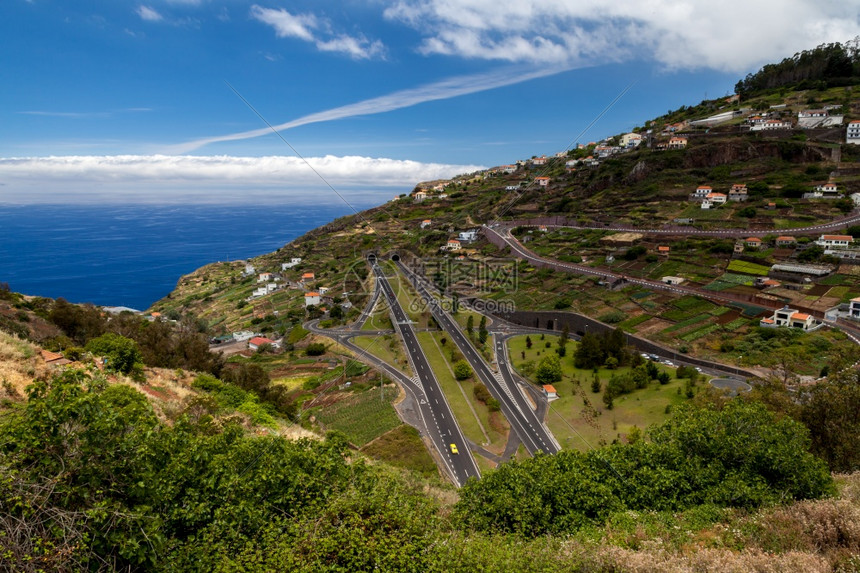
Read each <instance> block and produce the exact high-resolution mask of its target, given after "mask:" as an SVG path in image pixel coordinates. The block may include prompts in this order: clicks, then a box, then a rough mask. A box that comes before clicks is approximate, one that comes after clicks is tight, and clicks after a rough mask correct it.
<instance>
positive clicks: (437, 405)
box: [370, 261, 481, 486]
mask: <svg viewBox="0 0 860 573" xmlns="http://www.w3.org/2000/svg"><path fill="white" fill-rule="evenodd" d="M370 262H371V265H372V266H373V272H374V274H375V275H376V277H377V287H378V288H379V289H380V290H381V292H382V294H383V295H384V296H385V298H386V300H387V301H388V307H389V309H390V311H391V322H392V323H393V324H394V328H395V330H396V331H397V332H398V333H399V334H400V337H401V339H402V340H403V346H404V347H405V349H406V353H407V355H408V357H409V361H410V363H411V364H412V370H413V372H415V374H416V376H417V378H418V380H417V383H418V384H417V385H418V386H419V387H420V392H421V395H420V396H417V398H418V404H419V408H420V409H421V413H422V416H423V417H424V421H425V426H426V428H427V430H428V432H429V433H430V438H431V440H432V441H433V443H434V444H435V445H436V449H437V450H438V451H439V454H440V455H441V456H442V458H443V459H444V461H445V463H446V464H447V465H448V467H449V469H450V470H451V472H452V473H453V477H454V481H455V482H456V484H457V485H458V486H462V485H463V484H464V483H465V482H466V480H468V479H469V478H470V477H474V478H480V477H481V472H480V470H479V469H478V466H477V464H476V463H475V459H474V458H473V457H472V453H471V451H470V450H469V447H468V444H467V443H466V438H465V436H463V433H462V431H461V430H460V427H459V426H458V425H457V420H456V419H455V418H454V414H453V413H452V412H451V408H450V406H449V405H448V401H447V400H446V399H445V394H444V393H443V392H442V388H441V387H440V386H439V382H438V380H436V377H435V375H434V374H433V370H432V369H431V368H430V363H429V362H428V360H427V357H426V356H425V355H424V351H423V350H422V348H421V345H420V344H419V343H418V337H417V336H416V334H415V329H414V328H413V327H412V322H411V321H410V320H409V316H408V315H407V314H406V312H405V311H404V310H403V308H402V307H401V306H400V302H399V301H398V300H397V295H396V293H395V292H394V289H393V288H392V287H391V283H390V282H389V281H388V277H386V276H385V273H384V271H383V270H382V268H381V267H380V266H379V265H378V264H377V263H376V261H370ZM451 444H454V446H455V447H456V450H457V452H458V453H456V454H455V453H453V452H452V448H451Z"/></svg>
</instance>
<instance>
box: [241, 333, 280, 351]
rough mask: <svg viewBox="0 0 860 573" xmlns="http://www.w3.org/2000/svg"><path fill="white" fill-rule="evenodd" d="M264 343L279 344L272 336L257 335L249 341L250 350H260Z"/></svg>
mask: <svg viewBox="0 0 860 573" xmlns="http://www.w3.org/2000/svg"><path fill="white" fill-rule="evenodd" d="M264 344H268V345H270V346H277V344H276V343H275V341H274V340H272V339H270V338H266V337H265V336H255V337H254V338H252V339H251V340H249V341H248V350H255V351H256V350H259V349H260V347H261V346H263V345H264Z"/></svg>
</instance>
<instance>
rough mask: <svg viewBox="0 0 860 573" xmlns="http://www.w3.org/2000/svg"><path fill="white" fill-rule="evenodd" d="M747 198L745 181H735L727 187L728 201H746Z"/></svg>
mask: <svg viewBox="0 0 860 573" xmlns="http://www.w3.org/2000/svg"><path fill="white" fill-rule="evenodd" d="M748 198H749V195H748V193H747V186H746V183H735V184H734V185H732V188H731V189H729V201H746V200H747V199H748Z"/></svg>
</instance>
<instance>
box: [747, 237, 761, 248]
mask: <svg viewBox="0 0 860 573" xmlns="http://www.w3.org/2000/svg"><path fill="white" fill-rule="evenodd" d="M744 245H745V246H747V247H752V248H753V249H758V248H759V247H761V245H762V242H761V239H759V238H758V237H747V238H746V239H744Z"/></svg>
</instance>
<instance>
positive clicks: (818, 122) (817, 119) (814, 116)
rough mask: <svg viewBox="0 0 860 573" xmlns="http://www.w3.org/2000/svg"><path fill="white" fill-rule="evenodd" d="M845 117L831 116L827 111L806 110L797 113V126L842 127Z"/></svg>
mask: <svg viewBox="0 0 860 573" xmlns="http://www.w3.org/2000/svg"><path fill="white" fill-rule="evenodd" d="M843 117H844V116H841V115H831V113H830V112H829V111H828V110H826V109H805V110H802V111H799V112H797V125H798V127H803V128H810V127H830V126H833V125H842V119H843Z"/></svg>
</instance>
